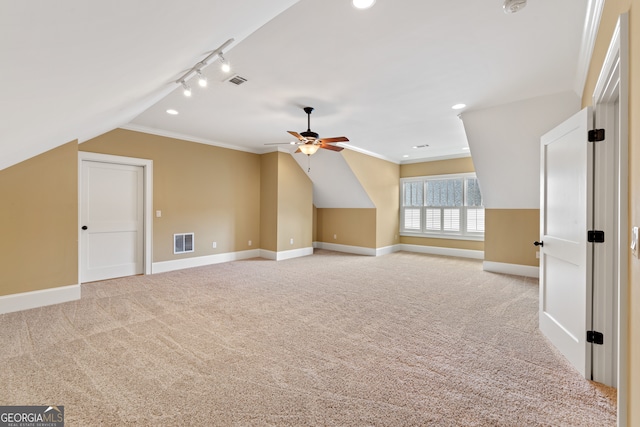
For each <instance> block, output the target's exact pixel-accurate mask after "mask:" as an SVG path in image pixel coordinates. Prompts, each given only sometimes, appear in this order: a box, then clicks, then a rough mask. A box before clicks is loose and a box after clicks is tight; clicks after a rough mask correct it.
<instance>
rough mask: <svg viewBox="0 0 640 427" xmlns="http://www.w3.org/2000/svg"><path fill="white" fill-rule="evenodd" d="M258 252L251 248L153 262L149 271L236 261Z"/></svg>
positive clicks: (255, 256)
mask: <svg viewBox="0 0 640 427" xmlns="http://www.w3.org/2000/svg"><path fill="white" fill-rule="evenodd" d="M260 252H261V251H260V249H252V250H248V251H239V252H228V253H224V254H216V255H207V256H199V257H193V258H183V259H174V260H171V261H161V262H154V263H153V265H152V266H151V272H152V273H153V274H157V273H165V272H167V271H174V270H182V269H184V268H192V267H202V266H204V265H212V264H220V263H223V262H230V261H238V260H241V259H249V258H259V257H260V256H261V254H260Z"/></svg>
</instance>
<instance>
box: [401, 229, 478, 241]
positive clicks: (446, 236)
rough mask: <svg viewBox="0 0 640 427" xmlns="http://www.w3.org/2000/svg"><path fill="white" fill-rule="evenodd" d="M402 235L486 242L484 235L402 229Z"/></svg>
mask: <svg viewBox="0 0 640 427" xmlns="http://www.w3.org/2000/svg"><path fill="white" fill-rule="evenodd" d="M400 236H401V237H426V238H429V239H449V240H471V241H476V242H484V235H480V236H473V235H467V236H463V235H460V234H429V233H411V232H408V231H401V232H400Z"/></svg>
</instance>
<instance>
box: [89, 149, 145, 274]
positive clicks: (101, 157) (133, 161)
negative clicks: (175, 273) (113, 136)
mask: <svg viewBox="0 0 640 427" xmlns="http://www.w3.org/2000/svg"><path fill="white" fill-rule="evenodd" d="M86 161H89V162H100V163H111V164H119V165H128V166H140V167H142V169H143V176H144V183H143V198H144V200H143V208H144V212H143V214H142V218H143V225H142V228H143V246H144V248H143V251H142V252H143V256H144V261H143V267H144V270H143V271H144V274H151V266H152V261H153V256H152V255H153V246H152V236H153V216H152V211H153V160H148V159H139V158H135V157H123V156H114V155H111V154H100V153H91V152H88V151H78V282H79V283H82V282H81V279H82V251H83V250H84V248H83V247H82V233H81V231H80V230H81V228H80V227H82V224H81V222H82V202H83V200H82V162H86Z"/></svg>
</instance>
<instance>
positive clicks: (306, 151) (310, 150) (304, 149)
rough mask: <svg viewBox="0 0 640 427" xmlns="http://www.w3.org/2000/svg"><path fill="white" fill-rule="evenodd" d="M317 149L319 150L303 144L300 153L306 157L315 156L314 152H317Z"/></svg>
mask: <svg viewBox="0 0 640 427" xmlns="http://www.w3.org/2000/svg"><path fill="white" fill-rule="evenodd" d="M318 148H320V146H319V145H316V144H305V145H301V146H300V151H302V152H303V153H304V154H306V155H307V156H310V155H312V154H315V152H316V151H318Z"/></svg>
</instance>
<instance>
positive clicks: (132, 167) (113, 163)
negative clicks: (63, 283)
mask: <svg viewBox="0 0 640 427" xmlns="http://www.w3.org/2000/svg"><path fill="white" fill-rule="evenodd" d="M78 159H79V165H78V169H79V179H78V183H79V188H78V194H79V201H78V207H79V212H78V218H79V222H80V223H79V225H78V232H79V234H78V246H79V248H78V249H79V250H78V255H79V259H78V268H79V272H78V277H79V279H80V283H86V282H91V281H96V280H105V279H110V278H115V277H122V276H130V275H135V274H150V273H151V260H152V258H151V225H152V217H151V209H152V201H151V200H152V183H151V181H152V176H153V175H152V173H153V172H152V167H153V163H152V161H151V160H146V159H137V158H131V157H121V156H111V155H105V154H97V153H88V152H79V155H78Z"/></svg>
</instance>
